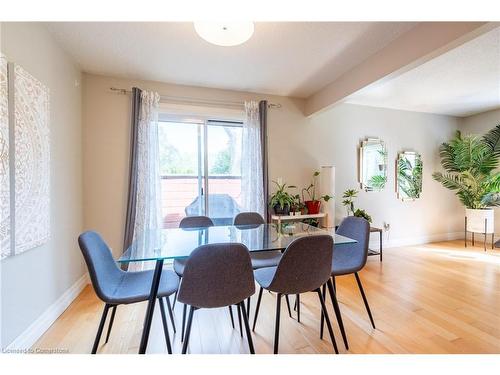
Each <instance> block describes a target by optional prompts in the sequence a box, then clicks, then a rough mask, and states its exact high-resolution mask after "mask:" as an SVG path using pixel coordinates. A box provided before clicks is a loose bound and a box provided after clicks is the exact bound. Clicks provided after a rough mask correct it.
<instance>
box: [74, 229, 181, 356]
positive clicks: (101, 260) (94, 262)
mask: <svg viewBox="0 0 500 375" xmlns="http://www.w3.org/2000/svg"><path fill="white" fill-rule="evenodd" d="M78 244H79V245H80V249H81V251H82V254H83V257H84V259H85V262H86V264H87V267H88V270H89V275H90V280H91V282H92V286H93V288H94V290H95V292H96V294H97V296H98V297H99V298H100V299H101V300H102V301H103V302H104V303H105V305H104V311H103V313H102V316H101V322H100V323H99V328H98V330H97V335H96V338H95V341H94V346H93V347H92V354H95V353H96V352H97V348H98V346H99V341H100V338H101V334H102V331H103V328H104V324H105V323H106V317H107V315H108V311H109V309H112V313H111V319H110V322H109V325H108V333H107V335H106V342H108V339H109V335H110V333H111V327H112V326H113V321H114V318H115V312H116V308H117V306H118V305H127V304H131V303H136V302H143V301H147V300H148V299H149V296H150V291H151V283H152V281H153V271H140V272H126V271H123V270H121V269H120V268H118V266H117V265H116V263H115V261H114V260H113V256H112V255H111V251H110V249H109V247H108V245H106V243H105V242H104V240H103V239H102V238H101V236H100V235H99V234H98V233H96V232H93V231H88V232H85V233H82V234H81V235H80V236H79V237H78ZM178 287H179V277H178V276H177V275H176V274H175V273H174V272H172V271H167V270H163V271H162V275H161V280H160V286H159V289H158V301H159V303H160V310H161V315H162V323H163V330H164V333H165V340H166V341H167V350H168V352H169V353H170V354H171V353H172V347H171V344H170V337H169V333H168V324H167V319H166V314H165V306H164V304H163V298H164V297H167V304H168V310H169V314H170V319H171V322H172V326H174V327H175V325H174V320H173V314H172V309H171V307H170V302H169V301H168V296H170V295H172V294H173V293H175V292H176V291H177V289H178ZM174 329H175V328H174Z"/></svg>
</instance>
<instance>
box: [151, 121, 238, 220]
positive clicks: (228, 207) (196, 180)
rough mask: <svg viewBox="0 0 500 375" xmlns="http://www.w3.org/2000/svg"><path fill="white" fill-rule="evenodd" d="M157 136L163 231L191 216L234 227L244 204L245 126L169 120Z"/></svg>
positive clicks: (160, 127)
mask: <svg viewBox="0 0 500 375" xmlns="http://www.w3.org/2000/svg"><path fill="white" fill-rule="evenodd" d="M158 132H159V134H158V138H159V152H160V174H161V190H162V202H161V203H162V217H163V223H164V227H165V228H176V227H178V226H179V222H180V221H181V219H182V218H183V217H185V216H191V215H206V216H209V217H210V218H212V220H213V221H214V222H215V224H217V225H227V224H231V223H232V220H233V217H234V216H235V213H237V212H238V209H239V206H240V204H241V148H242V132H243V129H242V122H241V121H226V120H213V119H186V118H168V117H166V118H160V122H159V127H158Z"/></svg>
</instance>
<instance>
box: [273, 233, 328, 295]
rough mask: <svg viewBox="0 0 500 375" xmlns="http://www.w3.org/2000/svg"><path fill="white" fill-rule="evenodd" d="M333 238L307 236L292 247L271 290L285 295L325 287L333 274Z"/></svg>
mask: <svg viewBox="0 0 500 375" xmlns="http://www.w3.org/2000/svg"><path fill="white" fill-rule="evenodd" d="M332 254H333V237H332V236H330V235H328V234H320V235H313V236H304V237H300V238H297V239H296V240H294V241H293V242H292V243H290V244H289V245H288V247H287V248H286V250H285V252H284V253H283V256H282V257H281V260H280V262H279V264H278V267H277V269H276V273H275V274H274V278H273V281H272V282H271V284H270V285H269V289H270V290H272V291H274V292H277V293H283V294H298V293H304V292H310V291H314V290H316V289H317V288H319V287H321V286H322V285H323V284H325V283H326V282H327V281H328V279H329V278H330V275H331V271H332Z"/></svg>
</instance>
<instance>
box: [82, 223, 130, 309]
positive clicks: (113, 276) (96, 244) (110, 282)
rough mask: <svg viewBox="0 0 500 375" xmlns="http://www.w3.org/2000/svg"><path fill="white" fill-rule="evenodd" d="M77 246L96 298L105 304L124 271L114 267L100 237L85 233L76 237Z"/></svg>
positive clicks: (94, 233)
mask: <svg viewBox="0 0 500 375" xmlns="http://www.w3.org/2000/svg"><path fill="white" fill-rule="evenodd" d="M78 245H79V246H80V249H81V251H82V254H83V258H84V259H85V263H87V268H88V270H89V275H90V280H91V282H92V286H93V287H94V290H95V292H96V294H97V296H98V297H99V298H100V299H101V300H103V301H104V302H107V301H108V300H109V298H111V297H112V295H113V292H114V291H115V290H116V288H117V287H118V286H119V284H120V281H121V279H122V277H123V274H124V273H125V271H122V270H121V269H120V268H118V266H117V265H116V263H115V261H114V259H113V256H112V254H111V250H110V249H109V247H108V245H107V244H106V243H105V242H104V240H103V239H102V238H101V236H100V235H99V234H98V233H96V232H94V231H87V232H84V233H82V234H81V235H80V236H79V237H78Z"/></svg>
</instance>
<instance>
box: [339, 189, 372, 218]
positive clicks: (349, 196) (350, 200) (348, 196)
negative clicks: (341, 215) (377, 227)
mask: <svg viewBox="0 0 500 375" xmlns="http://www.w3.org/2000/svg"><path fill="white" fill-rule="evenodd" d="M357 196H358V191H357V190H355V189H347V190H346V191H344V194H342V198H343V201H342V204H343V205H344V206H345V207H346V209H347V216H349V214H352V215H353V216H356V217H362V218H365V219H366V220H368V222H369V223H371V222H372V217H371V216H370V215H368V214H367V213H366V211H365V210H362V209H360V208H357V209H356V208H354V200H355V199H356V198H357Z"/></svg>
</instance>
